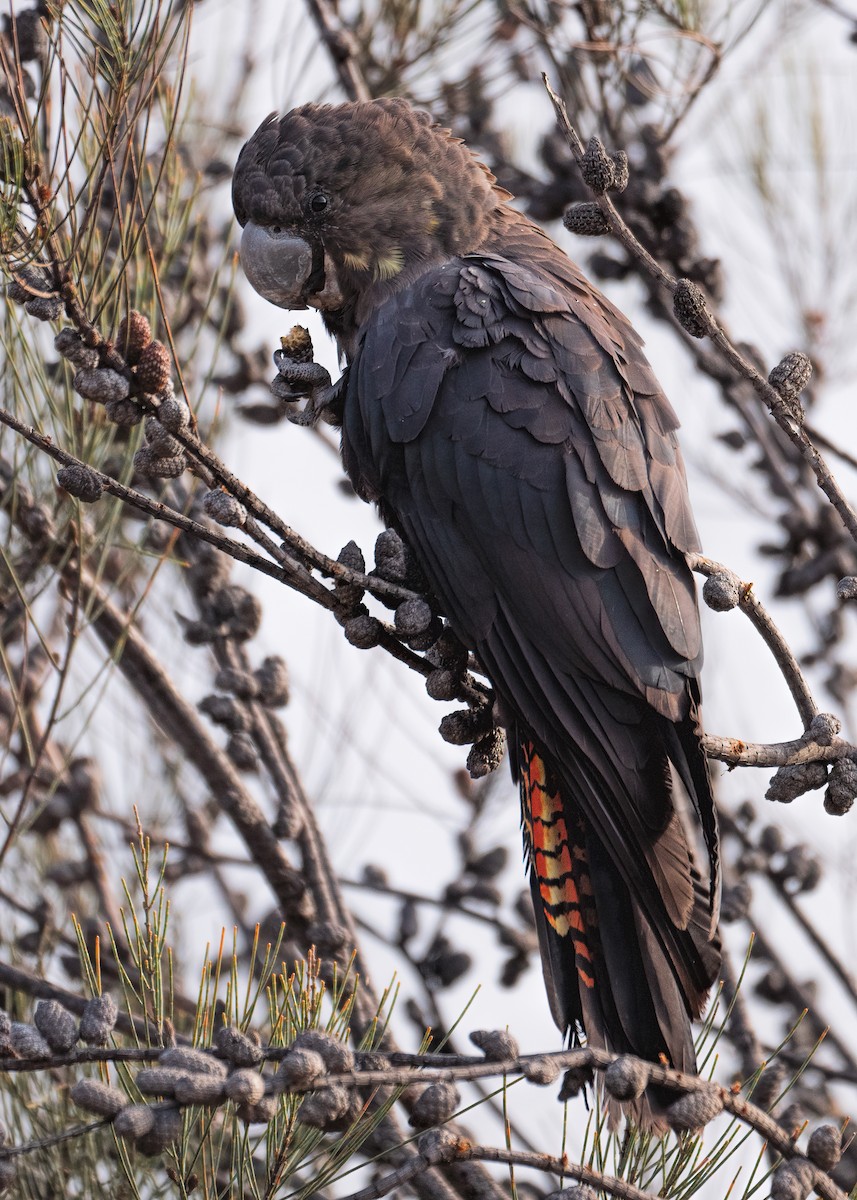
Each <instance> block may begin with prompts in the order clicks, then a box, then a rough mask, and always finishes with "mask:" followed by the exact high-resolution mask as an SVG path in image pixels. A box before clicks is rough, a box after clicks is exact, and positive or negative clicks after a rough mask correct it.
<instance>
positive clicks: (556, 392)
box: [233, 100, 719, 1070]
mask: <svg viewBox="0 0 857 1200" xmlns="http://www.w3.org/2000/svg"><path fill="white" fill-rule="evenodd" d="M233 194H234V202H235V211H236V214H237V215H238V219H239V221H240V222H241V223H242V225H245V226H247V231H246V232H245V238H246V239H247V250H246V256H245V258H246V261H247V264H248V271H249V273H250V276H251V279H253V278H254V275H255V276H257V285H259V282H258V280H259V277H260V276H264V279H262V280H261V285H260V290H262V291H263V293H264V294H268V295H269V297H270V298H272V299H274V300H275V302H278V303H283V304H290V305H293V304H296V303H299V304H303V305H305V304H308V303H309V304H312V303H315V304H316V305H317V306H318V307H319V308H321V310H322V312H323V315H324V317H325V320H326V321H327V323H328V326H329V328H330V329H331V330H332V331H333V332H334V333H335V334H336V336H337V338H338V340H339V342H340V345H341V347H342V349H343V351H344V353H345V355H346V357H347V360H348V367H347V378H346V382H345V391H344V397H345V399H344V416H343V458H344V462H345V466H346V469H347V471H348V473H349V475H350V476H351V479H352V480H353V482H354V484H355V487H356V488H357V490H358V492H359V493H360V495H361V496H363V497H364V498H365V499H367V500H373V501H375V502H376V503H377V504H378V505H379V507H380V509H381V512H382V514H383V515H384V517H385V519H386V520H387V521H388V522H389V523H390V524H392V525H394V526H395V527H396V528H397V529H398V530H399V531H400V532H401V533H402V535H403V536H404V537H405V539H406V540H407V542H408V543H409V545H410V546H411V547H412V549H413V551H414V553H415V554H416V555H417V558H418V559H419V561H420V564H421V566H422V568H423V570H424V572H425V575H426V578H427V579H428V580H429V582H430V584H431V587H432V590H433V591H434V593H435V595H436V596H437V597H438V599H439V601H440V603H441V605H442V607H443V610H444V612H445V613H446V615H447V616H448V618H449V621H450V623H451V624H452V626H453V628H454V629H455V631H456V632H457V633H458V635H459V637H461V638H462V639H463V641H464V642H465V643H466V644H467V645H469V646H471V647H472V648H473V649H474V650H475V651H476V653H477V654H478V656H479V658H480V660H481V662H482V663H483V665H484V667H485V669H486V671H487V672H488V674H489V676H490V678H491V680H492V682H493V684H494V686H495V689H496V692H497V695H498V697H499V700H500V703H501V706H502V712H503V719H504V722H505V724H506V727H507V731H508V734H509V744H510V747H511V751H512V762H513V769H514V770H515V772H516V775H517V777H518V778H519V779H520V781H521V785H522V800H523V806H524V813H523V816H524V828H525V836H526V841H527V849H528V855H529V861H530V867H531V879H532V887H533V896H534V902H535V906H536V913H537V923H538V926H539V934H540V941H541V947H542V958H543V963H544V970H545V978H546V981H547V986H548V994H549V997H550V1003H551V1009H552V1012H553V1014H554V1017H555V1019H556V1021H557V1023H558V1025H559V1026H560V1027H561V1028H562V1029H567V1030H570V1031H572V1033H574V1032H575V1031H576V1030H578V1029H579V1028H580V1027H581V1026H582V1027H583V1028H584V1029H585V1031H586V1034H587V1037H588V1038H589V1040H590V1041H591V1042H592V1043H593V1044H595V1045H601V1046H606V1047H608V1048H610V1049H613V1050H616V1051H632V1052H635V1053H638V1054H640V1055H642V1056H644V1057H647V1058H650V1059H657V1058H658V1056H660V1055H664V1056H666V1058H667V1059H668V1060H669V1061H670V1062H671V1063H673V1064H674V1065H675V1066H676V1067H680V1068H682V1069H686V1070H692V1069H694V1067H695V1058H694V1051H693V1043H692V1038H691V1031H690V1017H692V1016H698V1015H699V1014H700V1012H701V1010H702V1008H703V1005H704V1003H705V999H706V996H707V993H708V989H709V987H710V985H711V983H712V981H713V980H714V978H715V977H716V974H717V970H718V966H719V951H718V946H717V942H716V937H715V935H714V932H713V931H714V929H715V926H716V918H717V913H716V894H717V883H718V881H717V856H718V849H717V825H716V818H715V812H714V803H713V800H712V796H711V790H710V785H709V779H708V773H707V768H706V763H705V759H704V756H703V752H702V749H701V745H700V730H699V684H698V673H699V668H700V664H701V654H702V650H701V643H700V630H699V618H698V612H697V606H696V596H695V590H694V585H693V580H692V577H691V573H690V570H689V568H688V566H687V563H686V561H685V553H686V552H688V551H691V550H695V549H697V539H696V531H695V528H694V523H693V518H692V515H691V512H690V508H689V503H688V498H687V491H686V484H685V477H684V470H683V467H682V463H681V458H680V454H679V450H678V446H677V442H676V436H675V430H676V428H677V424H678V422H677V420H676V417H675V414H674V413H673V410H672V408H671V407H670V405H669V403H668V401H667V400H666V398H665V396H664V395H663V393H662V391H661V389H660V387H659V385H658V383H657V381H656V379H655V378H654V376H653V374H652V371H651V368H650V367H649V364H648V362H647V361H646V359H645V357H644V355H643V351H642V347H641V342H640V339H639V338H638V336H637V335H636V333H635V332H634V330H633V329H632V328H631V326H630V325H629V324H628V322H627V320H626V319H625V318H624V317H623V316H622V314H621V313H619V312H618V311H617V310H616V309H615V308H614V307H613V306H612V305H611V304H610V303H609V302H608V301H607V300H606V299H605V298H604V297H603V296H602V295H600V293H599V292H597V291H596V289H595V288H594V287H593V286H592V285H591V284H590V283H589V282H588V281H587V280H586V279H585V278H584V277H583V275H582V274H581V273H580V271H579V270H578V268H577V267H576V266H575V265H574V264H573V263H572V262H570V261H569V259H568V258H567V257H566V256H565V254H564V253H563V252H562V251H561V250H560V249H559V248H558V247H557V246H556V245H555V244H554V243H553V242H552V241H551V240H550V239H549V238H548V237H547V236H546V235H545V234H544V233H543V232H542V231H541V230H539V229H538V228H537V227H536V226H534V225H533V224H531V223H530V222H529V221H528V220H527V219H526V218H525V217H523V216H522V215H521V214H519V213H517V212H516V211H515V210H513V209H512V208H510V207H509V205H508V204H507V200H508V199H509V197H508V195H507V193H505V192H504V191H502V190H501V189H499V188H498V187H497V186H496V185H495V184H494V181H493V178H492V176H491V175H490V174H489V172H488V171H487V170H486V169H485V167H484V166H483V165H482V164H481V163H479V162H478V161H477V160H476V159H475V158H474V157H473V156H472V155H471V154H470V152H469V151H468V150H467V149H466V148H465V147H464V146H463V145H462V144H461V142H459V141H458V140H457V139H455V138H453V137H452V136H451V135H450V134H449V133H448V132H446V131H444V130H442V129H439V128H437V127H436V126H434V125H432V123H431V121H430V118H428V117H427V116H426V115H425V114H422V113H418V112H416V111H415V110H413V109H412V108H411V107H410V106H409V105H408V104H407V103H405V102H404V101H401V100H383V101H376V102H374V103H370V104H345V105H340V106H338V107H328V106H323V107H319V106H314V105H308V106H306V107H304V108H299V109H296V110H295V111H294V112H292V113H289V114H288V115H287V116H285V117H283V118H282V119H280V120H277V119H276V118H273V117H270V118H268V120H267V121H265V122H264V123H263V125H262V126H261V127H260V129H259V130H258V131H257V132H256V133H255V134H254V136H253V137H252V138H251V140H250V141H249V142H248V143H247V145H246V146H245V147H244V149H243V150H242V152H241V156H240V158H239V161H238V165H237V167H236V171H235V180H234V186H233ZM269 246H271V247H274V250H272V251H271V253H270V254H269V252H268V249H267V248H268V247H269ZM278 247H285V248H284V249H282V255H283V259H282V261H283V262H284V263H285V264H286V266H285V267H284V268H283V269H282V270H278V268H277V267H276V265H272V264H276V262H278V261H280V260H279V259H277V258H276V255H277V254H279V253H280V252H281V251H280V249H278ZM242 253H244V251H242ZM298 258H299V259H300V262H301V264H302V265H301V266H300V267H297V266H294V267H293V266H290V265H289V264H291V263H294V262H297V260H298ZM260 264H261V265H260ZM269 276H272V277H275V282H274V283H273V284H270V283H269V282H267V280H268V277H269ZM283 276H292V277H291V278H282V277H283ZM281 285H282V287H281ZM670 764H672V766H673V767H674V768H675V771H676V772H677V774H678V775H679V777H680V778H681V780H682V783H683V785H684V787H685V788H686V790H687V792H688V794H689V796H690V798H691V801H692V804H693V807H694V809H695V812H696V814H697V820H698V824H699V826H700V828H701V830H702V833H703V836H704V840H705V843H706V846H707V852H708V860H709V876H710V883H709V882H705V883H704V882H703V881H701V879H700V877H699V874H698V873H697V871H696V868H695V866H694V863H693V855H692V852H691V849H690V847H689V846H688V842H687V837H686V834H685V831H684V827H683V824H682V822H681V821H680V820H679V818H678V816H677V814H676V812H675V808H674V805H673V799H672V786H671V773H670Z"/></svg>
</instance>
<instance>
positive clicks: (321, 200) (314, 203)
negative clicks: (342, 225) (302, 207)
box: [308, 192, 330, 216]
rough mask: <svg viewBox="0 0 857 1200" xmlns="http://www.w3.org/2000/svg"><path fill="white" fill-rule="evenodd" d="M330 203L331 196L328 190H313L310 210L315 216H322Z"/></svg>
mask: <svg viewBox="0 0 857 1200" xmlns="http://www.w3.org/2000/svg"><path fill="white" fill-rule="evenodd" d="M329 204H330V197H329V196H328V195H327V193H326V192H313V194H312V195H311V196H310V198H309V201H308V206H309V210H310V212H311V213H313V214H314V215H315V216H320V215H321V213H323V212H325V211H326V210H327V206H328V205H329Z"/></svg>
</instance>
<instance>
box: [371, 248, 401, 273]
mask: <svg viewBox="0 0 857 1200" xmlns="http://www.w3.org/2000/svg"><path fill="white" fill-rule="evenodd" d="M404 265H405V256H404V254H403V253H402V251H401V250H400V249H399V247H398V246H394V247H393V249H392V250H388V251H387V253H386V254H379V255H378V258H377V259H376V261H375V278H376V279H393V278H394V276H396V275H398V274H399V272H400V271H401V269H402V267H403V266H404Z"/></svg>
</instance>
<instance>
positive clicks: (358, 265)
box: [342, 250, 369, 271]
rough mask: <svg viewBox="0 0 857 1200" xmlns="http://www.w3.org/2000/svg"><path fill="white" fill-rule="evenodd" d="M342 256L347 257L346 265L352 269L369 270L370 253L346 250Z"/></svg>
mask: <svg viewBox="0 0 857 1200" xmlns="http://www.w3.org/2000/svg"><path fill="white" fill-rule="evenodd" d="M342 257H343V258H344V259H345V265H346V267H350V268H351V270H352V271H368V270H369V255H368V254H350V253H349V252H348V251H347V250H346V251H345V253H344V254H343V256H342Z"/></svg>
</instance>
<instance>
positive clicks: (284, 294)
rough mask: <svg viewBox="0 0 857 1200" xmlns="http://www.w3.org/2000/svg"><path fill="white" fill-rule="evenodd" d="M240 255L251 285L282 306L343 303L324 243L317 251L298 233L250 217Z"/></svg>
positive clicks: (322, 307) (335, 305) (303, 306)
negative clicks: (324, 251) (259, 223)
mask: <svg viewBox="0 0 857 1200" xmlns="http://www.w3.org/2000/svg"><path fill="white" fill-rule="evenodd" d="M239 257H240V259H241V266H242V268H243V271H244V274H245V275H246V276H247V279H248V282H249V283H250V286H251V287H252V288H253V289H254V290H255V291H257V292H258V293H259V295H260V296H264V298H265V299H266V300H267V301H269V302H270V303H271V304H276V305H277V306H278V307H279V308H292V309H295V308H308V307H312V308H319V309H322V310H323V309H334V308H338V307H339V306H340V305H341V304H342V295H341V293H340V290H339V284H338V282H337V279H336V270H335V269H334V266H333V263H332V262H331V261H330V259H329V258H328V257H327V255H326V254H325V255H322V252H321V248H320V247H319V248H317V249H316V250H315V251H314V250H313V247H312V246H311V245H310V243H309V242H307V241H305V240H304V238H302V237H298V236H297V235H296V234H294V233H289V232H288V231H287V230H285V229H279V228H277V227H275V226H270V225H257V224H256V222H255V221H248V222H247V224H246V225H245V226H244V232H243V233H242V235H241V250H240V253H239Z"/></svg>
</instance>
